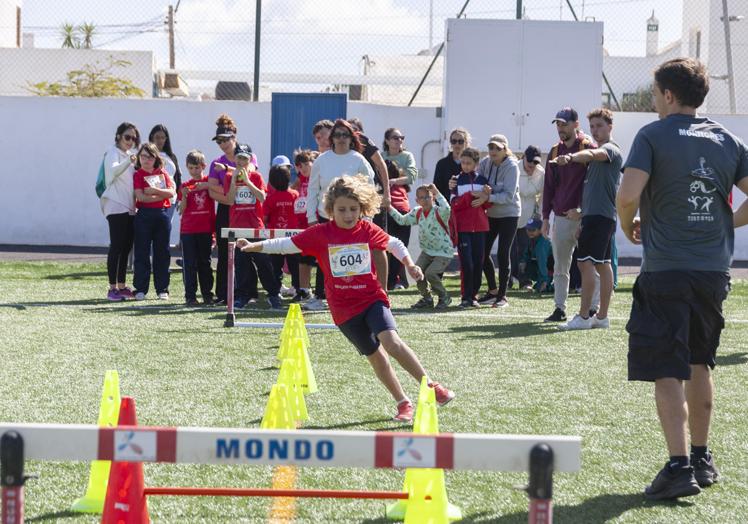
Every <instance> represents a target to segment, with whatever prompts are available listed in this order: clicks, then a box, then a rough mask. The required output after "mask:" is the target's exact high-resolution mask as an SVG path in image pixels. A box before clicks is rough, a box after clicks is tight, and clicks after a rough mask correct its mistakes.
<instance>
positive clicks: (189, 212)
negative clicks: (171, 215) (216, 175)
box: [177, 176, 216, 234]
mask: <svg viewBox="0 0 748 524" xmlns="http://www.w3.org/2000/svg"><path fill="white" fill-rule="evenodd" d="M199 183H205V184H207V183H208V177H207V176H203V177H202V178H201V179H200V180H195V179H190V180H188V181H187V182H185V183H183V184H182V187H180V188H179V192H178V193H177V198H178V199H179V201H180V202H181V201H182V195H183V194H184V193H185V192H187V205H186V206H185V207H184V211H183V212H182V220H181V223H180V226H179V232H180V233H183V234H196V233H212V232H213V229H214V228H215V225H216V205H215V201H214V200H213V199H212V198H210V193H208V189H207V188H206V189H200V190H197V191H196V190H195V186H197V184H199Z"/></svg>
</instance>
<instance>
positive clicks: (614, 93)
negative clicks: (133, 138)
mask: <svg viewBox="0 0 748 524" xmlns="http://www.w3.org/2000/svg"><path fill="white" fill-rule="evenodd" d="M258 11H259V13H260V16H259V21H260V24H256V21H257V20H258V17H257V13H258ZM725 13H726V14H727V18H725ZM518 14H519V15H520V16H522V17H524V18H527V19H533V20H566V21H571V20H574V19H577V20H581V21H590V20H595V21H602V22H604V28H605V38H604V42H603V45H604V63H603V71H604V78H602V79H601V95H602V101H603V103H604V104H606V105H608V106H610V107H612V108H613V109H621V110H626V111H647V110H651V107H652V101H651V93H650V89H651V77H652V70H653V69H654V68H655V67H656V66H657V65H658V64H659V63H661V62H663V61H665V60H667V59H669V58H673V57H676V56H686V55H688V56H693V57H698V58H700V59H701V60H703V61H704V62H705V63H706V64H707V65H708V66H709V69H710V73H711V75H712V92H711V93H710V96H709V98H708V100H707V103H706V107H705V110H706V111H708V112H711V113H729V112H738V113H748V96H740V90H739V89H737V88H736V87H735V86H740V85H745V84H746V83H748V19H744V16H748V2H745V1H742V0H573V1H569V0H437V1H434V0H398V1H395V0H360V1H359V0H357V1H351V0H325V1H321V0H261V1H260V0H236V1H229V0H212V1H209V0H179V1H178V0H172V1H171V3H170V2H169V1H162V2H157V1H152V0H150V1H147V0H131V1H130V2H127V3H116V4H114V3H112V2H99V1H95V0H69V1H68V2H56V1H53V0H36V1H26V2H22V1H21V0H0V66H2V70H3V72H4V74H3V75H1V76H0V94H1V95H31V94H56V95H83V96H143V97H191V98H200V99H212V98H217V99H227V98H228V99H247V100H252V99H258V100H268V99H269V98H270V94H271V93H272V92H279V91H294V92H304V91H306V92H346V93H348V95H349V98H350V99H352V100H361V101H366V102H372V103H384V104H397V105H405V104H408V103H412V104H413V105H421V106H439V105H441V103H442V83H443V69H444V58H443V54H442V53H440V48H441V46H442V43H443V41H444V36H445V35H444V31H445V29H444V28H445V19H447V18H454V17H456V16H458V15H460V16H464V17H468V18H500V19H511V18H516V17H517V16H518ZM258 25H259V28H258ZM538 37H542V35H538ZM726 42H727V43H729V45H726ZM560 45H568V46H569V62H568V63H566V64H535V67H537V68H538V73H539V75H541V76H543V75H546V74H549V73H550V72H551V71H552V70H553V68H555V67H564V68H567V67H574V54H575V53H581V52H582V50H579V49H575V48H574V46H573V42H572V43H568V42H567V43H560ZM500 52H501V50H497V55H498V54H499V53H500ZM256 57H259V62H258V61H257V58H256ZM256 64H257V65H259V67H258V68H257V69H258V71H259V78H256V77H255V69H256V68H255V65H256ZM427 71H429V74H428V75H427V74H426V73H427ZM478 74H479V72H476V75H478ZM477 80H478V78H477ZM256 82H258V84H257V87H258V88H257V89H256V86H255V83H256ZM419 85H420V89H419ZM416 93H417V95H416Z"/></svg>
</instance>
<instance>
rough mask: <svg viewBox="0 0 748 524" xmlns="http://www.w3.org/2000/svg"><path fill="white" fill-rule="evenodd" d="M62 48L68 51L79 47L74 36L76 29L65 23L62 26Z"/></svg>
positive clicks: (78, 42)
mask: <svg viewBox="0 0 748 524" xmlns="http://www.w3.org/2000/svg"><path fill="white" fill-rule="evenodd" d="M61 31H62V47H63V48H69V49H77V48H79V47H80V41H78V37H77V35H76V32H77V28H76V27H75V26H74V25H73V24H71V23H69V22H65V23H64V24H62V28H61Z"/></svg>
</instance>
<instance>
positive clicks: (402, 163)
mask: <svg viewBox="0 0 748 524" xmlns="http://www.w3.org/2000/svg"><path fill="white" fill-rule="evenodd" d="M404 142H405V135H403V134H402V133H401V132H400V130H399V129H397V128H396V127H390V128H389V129H387V130H386V131H385V132H384V143H383V145H382V157H383V158H384V161H385V162H386V163H387V168H388V174H389V184H390V205H391V206H392V207H394V208H395V209H396V210H397V211H399V212H400V213H401V214H403V215H406V214H408V212H409V211H410V202H408V193H409V192H410V186H411V184H413V183H415V181H416V177H417V176H418V169H416V159H415V158H414V157H413V153H411V152H410V151H406V150H405V146H404ZM393 166H394V170H393V169H392V168H393ZM387 232H388V233H389V234H390V235H391V236H393V237H396V238H398V239H400V241H401V242H402V243H403V244H405V247H408V242H409V240H410V226H407V225H400V224H398V223H397V222H395V221H394V220H388V221H387ZM388 259H389V264H390V270H389V273H388V276H387V289H388V290H393V289H403V288H407V287H408V279H407V276H406V275H405V267H404V266H403V265H402V264H401V263H400V261H399V260H397V258H395V257H393V256H388Z"/></svg>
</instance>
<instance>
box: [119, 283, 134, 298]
mask: <svg viewBox="0 0 748 524" xmlns="http://www.w3.org/2000/svg"><path fill="white" fill-rule="evenodd" d="M119 294H120V296H122V297H125V298H129V299H133V298H135V293H133V292H132V289H130V288H129V287H127V286H125V287H123V288H122V289H120V290H119Z"/></svg>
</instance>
